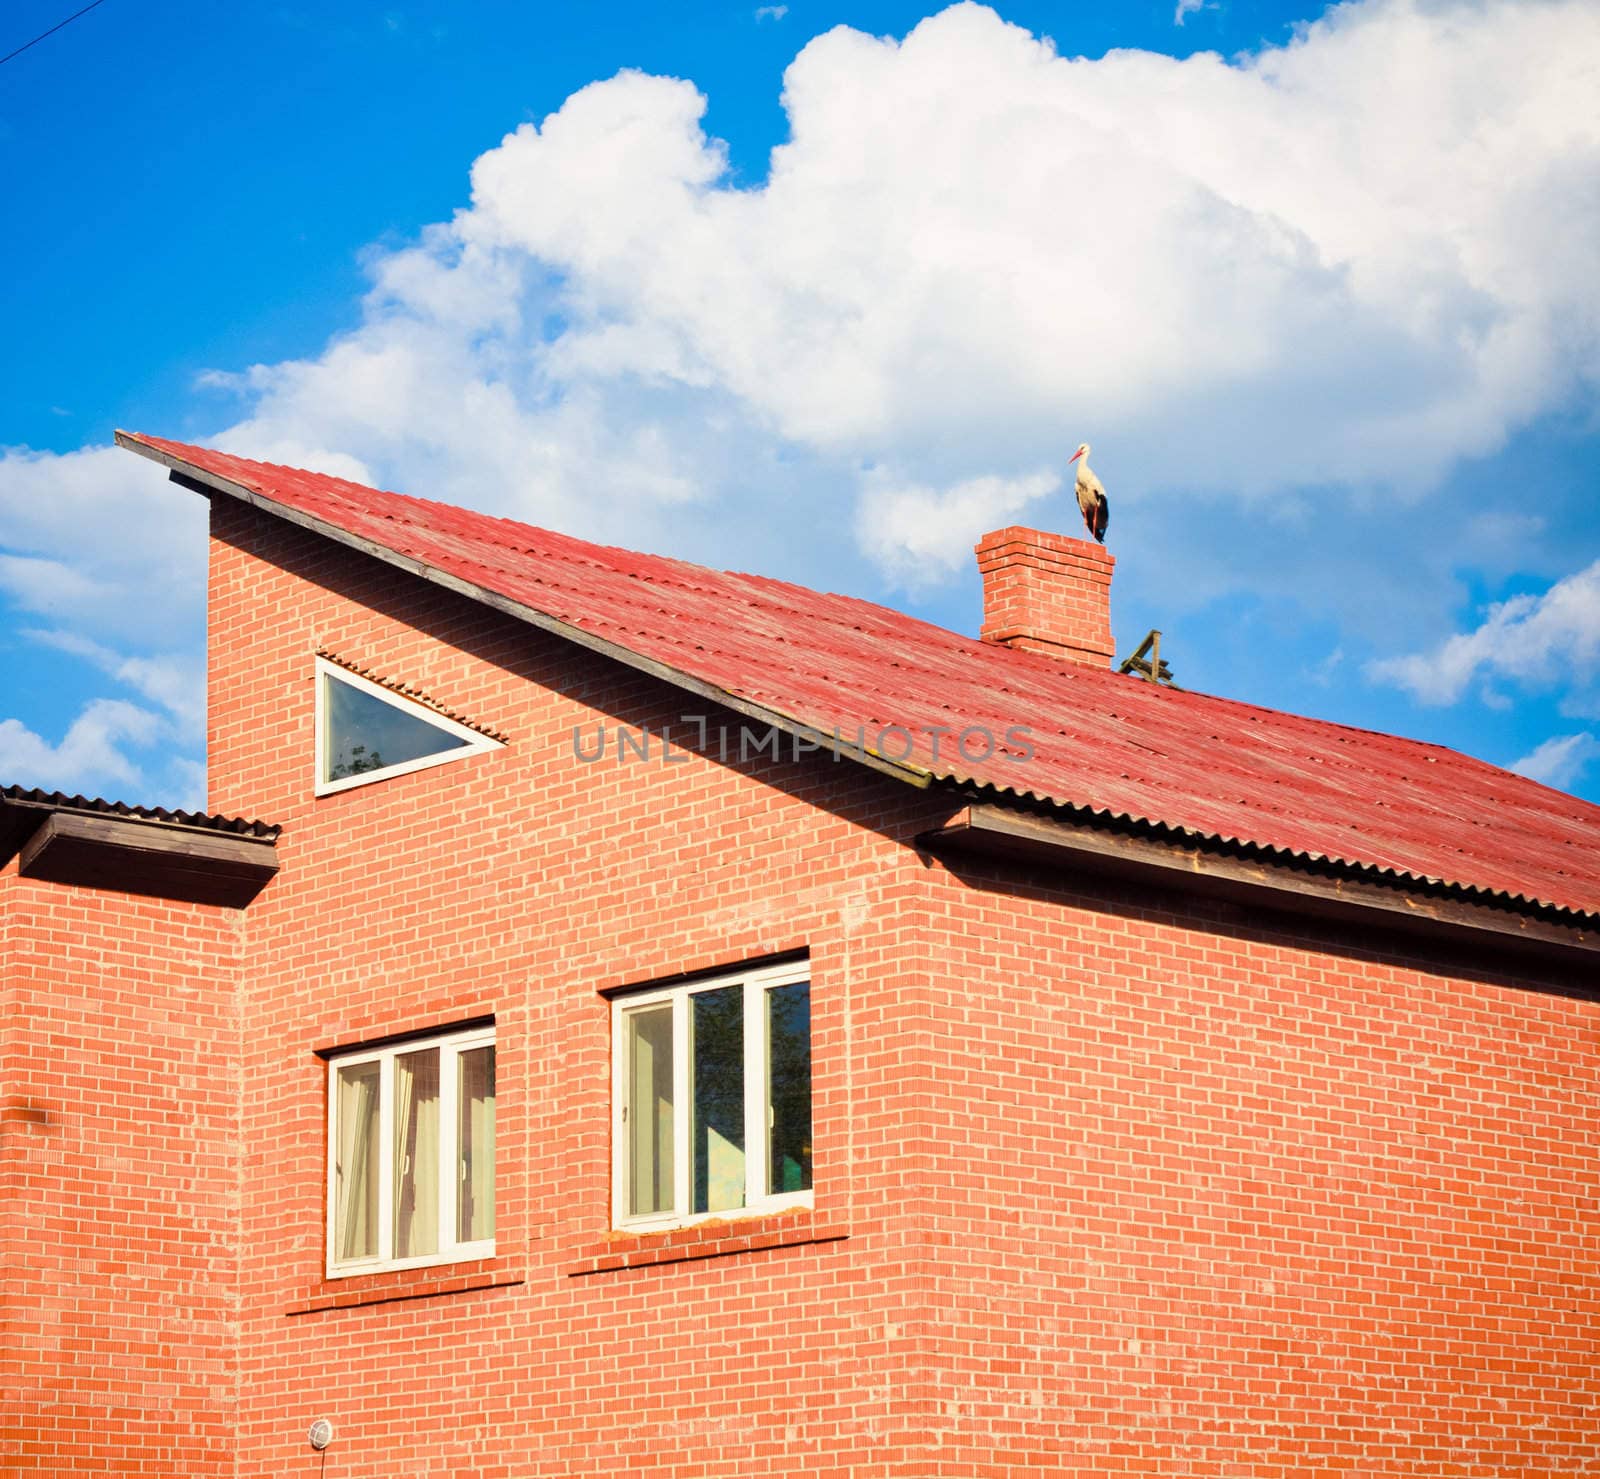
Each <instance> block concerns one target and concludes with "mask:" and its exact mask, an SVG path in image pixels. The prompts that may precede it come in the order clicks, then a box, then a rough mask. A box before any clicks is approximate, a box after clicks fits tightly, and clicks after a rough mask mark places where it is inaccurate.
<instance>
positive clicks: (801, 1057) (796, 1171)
mask: <svg viewBox="0 0 1600 1479" xmlns="http://www.w3.org/2000/svg"><path fill="white" fill-rule="evenodd" d="M767 1065H768V1066H767V1073H768V1078H767V1104H768V1109H769V1115H768V1120H769V1123H770V1125H771V1130H770V1140H769V1149H768V1159H767V1167H768V1176H769V1178H770V1183H771V1184H770V1185H769V1186H768V1187H767V1194H768V1195H769V1196H781V1195H782V1194H783V1193H784V1192H791V1191H809V1190H810V1189H811V984H810V982H808V981H796V982H795V983H794V984H793V985H792V986H775V987H773V988H772V989H771V990H770V991H768V992H767Z"/></svg>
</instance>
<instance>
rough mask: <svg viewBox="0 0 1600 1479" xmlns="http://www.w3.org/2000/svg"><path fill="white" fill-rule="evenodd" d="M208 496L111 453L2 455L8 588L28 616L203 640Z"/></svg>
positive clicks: (90, 629) (1, 583) (1, 556)
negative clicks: (202, 617)
mask: <svg viewBox="0 0 1600 1479" xmlns="http://www.w3.org/2000/svg"><path fill="white" fill-rule="evenodd" d="M205 528H206V506H205V502H204V500H203V499H200V498H197V497H196V496H195V495H194V494H193V493H186V492H184V491H183V490H182V489H179V488H175V487H173V486H172V485H171V484H169V483H168V482H167V476H166V471H165V469H164V468H158V467H154V466H152V465H151V464H150V463H148V462H142V461H141V460H140V459H139V458H137V457H132V456H130V455H129V454H128V453H126V452H121V451H118V450H117V449H115V448H113V447H96V448H88V449H85V450H83V451H80V452H69V453H66V454H63V455H59V456H57V455H53V454H50V453H42V452H30V451H28V450H27V449H25V448H13V449H10V450H8V451H6V452H5V453H4V454H3V455H0V590H3V591H4V593H5V595H6V596H7V597H8V598H9V599H10V600H11V601H12V602H13V603H14V604H15V605H17V606H19V607H21V608H22V609H23V610H27V611H33V612H38V613H41V614H43V615H47V616H49V617H51V618H52V619H53V620H54V621H55V622H57V623H58V624H62V625H68V626H71V627H73V628H76V629H77V630H79V631H81V632H86V633H91V634H93V635H95V636H112V637H115V638H116V639H117V640H120V641H126V640H129V639H135V640H140V641H145V640H150V641H172V640H175V639H188V640H190V641H193V640H195V638H196V636H197V634H198V631H199V624H200V614H201V612H202V611H203V609H204V603H205V569H206V565H205V560H206V550H205Z"/></svg>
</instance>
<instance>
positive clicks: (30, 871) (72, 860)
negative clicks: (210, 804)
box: [0, 786, 279, 908]
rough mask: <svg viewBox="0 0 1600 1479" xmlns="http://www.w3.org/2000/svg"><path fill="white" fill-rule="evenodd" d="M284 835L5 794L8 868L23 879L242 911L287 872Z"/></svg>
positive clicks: (254, 825)
mask: <svg viewBox="0 0 1600 1479" xmlns="http://www.w3.org/2000/svg"><path fill="white" fill-rule="evenodd" d="M278 830H279V829H278V828H277V827H273V826H268V825H267V824H265V823H263V822H248V821H244V820H243V819H241V818H229V817H220V816H212V817H205V816H200V815H198V814H197V813H194V812H183V811H176V812H175V811H167V810H165V809H164V808H161V807H135V806H127V805H125V804H124V803H121V802H111V801H99V800H94V801H91V800H88V799H86V798H84V797H82V796H71V797H69V796H63V795H62V794H61V793H60V792H59V791H57V792H44V791H24V790H23V789H22V788H21V787H20V786H9V787H6V788H5V789H4V790H0V866H4V865H5V864H6V863H9V862H10V861H11V859H12V858H13V857H15V858H16V859H17V872H18V873H19V874H20V875H21V876H22V877H24V878H33V879H40V880H42V881H45V882H49V883H70V884H80V885H84V886H86V887H90V888H106V889H117V890H119V891H121V892H123V893H131V894H145V895H152V896H155V897H158V898H164V899H182V900H187V901H189V902H191V903H200V904H222V905H226V906H228V907H231V908H243V907H244V906H245V905H246V904H248V903H249V902H250V901H251V900H252V899H253V898H254V897H255V896H256V895H257V894H258V893H260V892H261V890H262V889H263V888H264V887H265V886H266V884H267V883H268V881H269V880H270V879H271V878H272V876H273V875H274V874H275V873H276V872H277V871H278V859H277V853H276V844H277V839H278Z"/></svg>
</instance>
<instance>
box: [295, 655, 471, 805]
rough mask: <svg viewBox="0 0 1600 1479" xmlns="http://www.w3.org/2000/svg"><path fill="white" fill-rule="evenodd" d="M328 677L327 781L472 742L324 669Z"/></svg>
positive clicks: (325, 709) (325, 715)
mask: <svg viewBox="0 0 1600 1479" xmlns="http://www.w3.org/2000/svg"><path fill="white" fill-rule="evenodd" d="M322 682H323V690H322V702H323V721H324V741H323V743H324V752H323V757H322V764H323V779H324V780H329V781H342V780H348V779H349V778H350V777H351V776H353V775H363V774H365V773H366V772H367V771H369V770H382V769H383V768H384V767H385V766H388V765H401V764H404V763H405V762H406V761H408V760H421V759H422V758H423V757H424V756H427V755H438V754H441V753H442V752H443V751H445V750H459V749H460V748H461V747H462V746H463V745H465V744H466V743H467V741H466V740H464V739H462V738H461V737H460V736H459V735H455V734H448V733H446V732H445V731H444V730H442V729H440V728H439V727H438V726H437V725H434V724H430V723H429V722H428V721H427V720H426V719H424V718H422V717H421V716H420V715H417V714H410V713H407V712H406V711H405V710H404V709H397V708H396V707H395V706H394V705H393V704H389V703H385V702H384V701H383V700H382V699H381V698H377V697H375V696H374V695H372V694H370V693H367V692H365V691H364V690H362V689H360V688H357V687H355V686H354V685H353V684H350V683H341V682H340V681H339V680H338V679H337V678H335V677H333V676H332V675H331V674H328V673H324V674H323V676H322Z"/></svg>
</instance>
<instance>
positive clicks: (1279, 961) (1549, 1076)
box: [924, 867, 1600, 1476]
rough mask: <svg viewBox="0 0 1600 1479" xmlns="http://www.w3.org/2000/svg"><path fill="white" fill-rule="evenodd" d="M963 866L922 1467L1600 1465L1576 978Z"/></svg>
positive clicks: (933, 1161) (1585, 1099) (1587, 1116)
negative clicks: (1467, 965) (1517, 976)
mask: <svg viewBox="0 0 1600 1479" xmlns="http://www.w3.org/2000/svg"><path fill="white" fill-rule="evenodd" d="M963 871H964V876H963V877H962V878H954V877H950V876H945V875H941V876H939V877H937V878H936V880H935V887H934V889H933V891H932V894H931V897H930V899H929V901H928V903H927V904H926V906H925V909H926V913H925V915H924V918H925V921H926V928H927V941H928V946H929V961H930V965H931V966H932V968H933V970H934V972H935V983H934V988H933V1003H934V1012H935V1021H934V1026H933V1031H932V1042H931V1045H930V1053H929V1061H928V1075H927V1077H928V1081H929V1082H930V1083H931V1084H933V1085H937V1086H938V1087H937V1088H936V1089H935V1090H934V1091H932V1092H933V1097H934V1100H935V1102H936V1106H937V1108H936V1115H937V1123H938V1132H937V1135H936V1139H935V1143H934V1144H933V1145H931V1146H930V1147H929V1154H928V1165H929V1177H930V1186H931V1190H932V1195H933V1201H934V1203H935V1205H936V1207H937V1211H936V1213H935V1216H934V1218H933V1221H932V1224H931V1227H930V1232H929V1242H930V1259H929V1265H928V1267H929V1271H930V1274H931V1286H930V1288H931V1293H932V1297H933V1305H934V1310H935V1314H934V1326H933V1329H934V1348H933V1371H934V1374H935V1380H934V1388H933V1391H932V1393H931V1396H932V1403H933V1408H934V1412H935V1414H936V1417H935V1427H936V1429H937V1431H938V1432H939V1435H940V1446H939V1448H938V1452H939V1454H940V1456H941V1462H940V1465H939V1467H938V1469H937V1472H938V1473H940V1474H945V1475H980V1474H982V1475H989V1474H1000V1473H1020V1472H1023V1471H1027V1472H1037V1471H1039V1470H1040V1469H1044V1470H1046V1471H1048V1472H1052V1473H1058V1472H1059V1473H1085V1474H1088V1473H1093V1474H1139V1475H1153V1474H1160V1475H1178V1474H1181V1475H1185V1476H1213V1475H1214V1476H1224V1475H1263V1476H1264V1475H1273V1476H1290V1475H1303V1474H1313V1473H1315V1474H1341V1475H1352V1476H1355V1475H1361V1476H1371V1475H1417V1476H1421V1475H1430V1476H1433V1475H1458V1476H1467V1475H1472V1476H1490V1475H1494V1476H1501V1475H1512V1474H1518V1475H1521V1474H1527V1475H1533V1474H1539V1475H1547V1474H1580V1473H1593V1472H1597V1471H1600V1426H1597V1425H1596V1423H1595V1421H1594V1414H1595V1411H1596V1403H1597V1400H1600V1368H1597V1366H1596V1357H1597V1355H1600V1350H1597V1338H1596V1330H1597V1328H1600V1327H1597V1324H1596V1320H1597V1316H1600V1298H1597V1284H1596V1279H1595V1273H1594V1270H1595V1267H1596V1259H1597V1255H1600V1234H1597V1228H1596V1217H1595V1207H1596V1198H1597V1193H1600V1176H1597V1172H1596V1167H1597V1151H1600V1115H1597V1110H1600V1103H1597V1093H1596V1085H1597V1082H1600V1032H1597V1028H1600V1009H1597V1006H1596V1003H1595V1002H1594V1001H1593V1000H1582V999H1577V998H1574V997H1567V996H1561V995H1554V994H1550V993H1547V992H1540V991H1535V990H1529V989H1524V985H1520V984H1518V983H1517V982H1515V981H1514V980H1513V979H1511V978H1498V977H1496V976H1494V975H1492V974H1489V973H1480V974H1478V975H1476V976H1470V977H1463V976H1456V977H1455V978H1452V977H1450V976H1448V975H1445V974H1443V973H1442V972H1441V970H1440V968H1439V966H1438V965H1437V964H1432V965H1431V966H1430V963H1429V962H1428V961H1426V960H1424V959H1407V958H1406V955H1407V952H1408V947H1406V946H1404V945H1400V944H1391V948H1393V949H1394V951H1395V952H1396V953H1395V954H1394V955H1392V956H1388V955H1387V952H1386V951H1385V949H1384V946H1383V944H1382V943H1381V941H1379V940H1377V939H1374V938H1373V937H1372V936H1371V935H1365V936H1363V935H1361V934H1359V933H1356V932H1350V933H1348V934H1345V935H1342V936H1341V935H1340V934H1339V933H1337V932H1332V933H1324V934H1312V933H1309V932H1308V933H1304V934H1296V933H1292V932H1291V930H1290V927H1289V926H1288V925H1287V924H1286V923H1284V922H1282V921H1281V920H1279V921H1275V920H1274V918H1273V916H1270V915H1266V916H1261V915H1252V914H1250V913H1249V912H1248V911H1242V910H1230V909H1227V908H1226V907H1225V906H1218V907H1217V908H1216V909H1214V910H1212V911H1209V912H1207V911H1201V910H1197V909H1196V908H1194V907H1193V906H1188V905H1182V904H1181V903H1180V902H1179V901H1175V900H1171V899H1165V898H1163V897H1162V896H1160V895H1156V896H1154V897H1150V896H1139V895H1130V894H1119V893H1118V892H1116V891H1112V890H1106V891H1098V890H1094V889H1093V885H1092V884H1083V883H1080V884H1079V886H1078V887H1079V890H1080V891H1079V892H1076V893H1074V892H1070V891H1068V890H1067V889H1065V888H1050V887H1041V886H1040V884H1041V881H1042V880H1041V878H1040V875H1039V873H1038V872H1037V871H1033V872H1029V871H1024V870H1021V869H1015V870H1007V869H1005V868H995V867H990V868H984V867H977V868H973V869H972V870H970V871H967V870H963ZM980 920H981V929H980V928H978V927H976V926H977V924H978V922H979V921H980ZM929 1472H934V1470H932V1469H930V1470H929Z"/></svg>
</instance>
